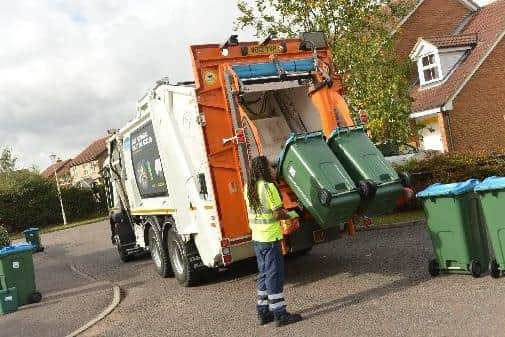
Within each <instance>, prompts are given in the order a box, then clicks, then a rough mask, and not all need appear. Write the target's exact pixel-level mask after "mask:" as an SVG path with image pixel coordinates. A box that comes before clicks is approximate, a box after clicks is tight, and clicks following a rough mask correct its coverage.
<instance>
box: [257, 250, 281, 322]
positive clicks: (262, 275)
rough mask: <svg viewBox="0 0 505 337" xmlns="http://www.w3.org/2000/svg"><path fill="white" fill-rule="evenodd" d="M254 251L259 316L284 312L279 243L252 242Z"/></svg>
mask: <svg viewBox="0 0 505 337" xmlns="http://www.w3.org/2000/svg"><path fill="white" fill-rule="evenodd" d="M254 251H255V253H256V260H257V261H258V270H259V273H258V280H257V284H256V289H257V295H258V302H257V308H258V313H259V314H260V315H265V314H267V313H268V312H269V311H272V312H273V313H274V315H282V314H283V313H285V312H286V302H285V301H284V293H283V286H284V257H283V256H282V250H281V242H280V241H275V242H258V241H254Z"/></svg>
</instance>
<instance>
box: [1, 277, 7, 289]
mask: <svg viewBox="0 0 505 337" xmlns="http://www.w3.org/2000/svg"><path fill="white" fill-rule="evenodd" d="M0 289H1V290H7V282H5V276H4V275H0Z"/></svg>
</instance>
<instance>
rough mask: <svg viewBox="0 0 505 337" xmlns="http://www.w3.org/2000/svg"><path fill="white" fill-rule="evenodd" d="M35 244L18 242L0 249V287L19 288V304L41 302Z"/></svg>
mask: <svg viewBox="0 0 505 337" xmlns="http://www.w3.org/2000/svg"><path fill="white" fill-rule="evenodd" d="M32 253H33V246H32V245H31V244H29V243H18V244H13V245H11V246H7V247H4V248H2V249H0V287H1V289H9V288H13V287H15V288H16V289H17V295H18V304H19V305H20V306H21V305H25V304H29V303H36V302H40V300H41V299H42V296H41V294H40V293H39V292H38V291H37V288H36V285H35V272H34V270H33V257H32Z"/></svg>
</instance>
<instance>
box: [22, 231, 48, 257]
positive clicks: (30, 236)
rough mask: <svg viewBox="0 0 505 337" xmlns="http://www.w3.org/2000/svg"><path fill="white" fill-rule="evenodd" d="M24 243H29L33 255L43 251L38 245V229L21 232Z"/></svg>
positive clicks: (40, 245) (39, 244)
mask: <svg viewBox="0 0 505 337" xmlns="http://www.w3.org/2000/svg"><path fill="white" fill-rule="evenodd" d="M23 234H24V235H25V239H26V242H28V243H31V244H32V246H33V251H34V252H35V253H38V252H42V251H44V247H42V244H41V243H40V231H39V229H38V228H28V229H25V230H24V231H23Z"/></svg>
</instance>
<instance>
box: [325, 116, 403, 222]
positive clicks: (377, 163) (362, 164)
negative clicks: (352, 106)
mask: <svg viewBox="0 0 505 337" xmlns="http://www.w3.org/2000/svg"><path fill="white" fill-rule="evenodd" d="M328 145H329V146H330V148H331V150H332V151H333V153H335V155H336V156H337V158H338V160H339V161H340V162H341V163H342V165H343V166H344V168H345V170H346V171H347V173H349V175H350V176H351V178H352V180H353V181H354V183H355V184H356V186H358V190H359V191H360V192H361V193H362V197H363V203H362V206H361V211H362V212H363V213H364V214H365V215H367V216H370V217H371V216H376V215H381V214H386V213H391V212H393V210H394V208H395V207H396V201H397V200H398V198H399V197H400V196H401V194H402V193H403V185H402V183H401V179H400V177H399V176H398V174H397V173H396V171H395V169H394V168H393V167H392V166H391V164H389V163H388V162H387V161H386V159H385V158H384V156H383V155H382V153H381V152H380V151H379V149H377V147H375V145H374V144H373V143H372V141H371V140H370V138H368V136H367V135H366V134H365V131H364V129H363V127H362V126H353V127H346V128H336V129H335V130H333V132H332V133H331V135H330V137H328Z"/></svg>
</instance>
